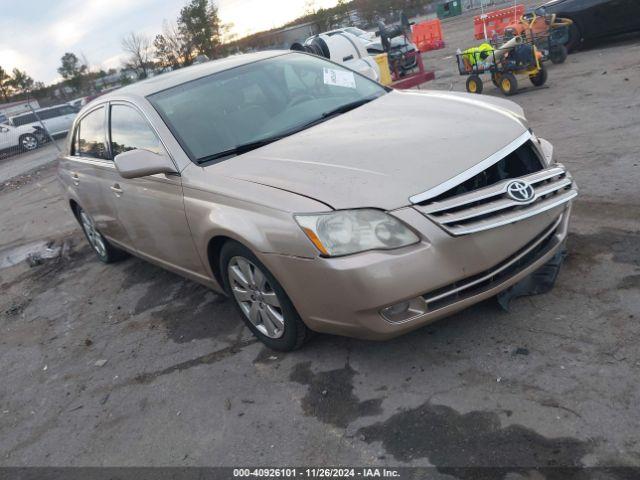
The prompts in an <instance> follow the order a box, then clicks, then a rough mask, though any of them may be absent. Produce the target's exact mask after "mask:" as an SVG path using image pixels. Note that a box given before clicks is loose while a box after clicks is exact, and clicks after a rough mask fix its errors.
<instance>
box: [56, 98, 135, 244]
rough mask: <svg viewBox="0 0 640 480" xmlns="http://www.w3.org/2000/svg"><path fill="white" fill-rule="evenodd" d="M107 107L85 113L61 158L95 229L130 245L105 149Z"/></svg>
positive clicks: (114, 174)
mask: <svg viewBox="0 0 640 480" xmlns="http://www.w3.org/2000/svg"><path fill="white" fill-rule="evenodd" d="M105 129H106V106H100V107H97V108H95V109H93V110H91V111H90V112H89V113H87V114H86V115H84V116H83V117H82V119H81V120H80V121H79V122H78V123H77V125H76V128H75V130H74V132H73V144H72V148H71V152H70V155H68V156H66V158H65V159H64V162H65V165H64V175H69V177H70V178H68V179H66V181H67V182H68V183H69V184H71V185H72V187H71V188H73V189H74V190H75V193H76V195H77V197H78V199H79V200H80V207H82V209H83V210H84V211H85V212H87V213H88V214H89V216H90V217H91V218H92V219H93V221H94V222H95V224H96V228H97V229H98V230H99V231H100V233H101V234H102V235H104V236H105V237H106V238H107V239H109V240H112V241H114V242H115V243H117V244H121V245H124V246H127V247H130V248H131V241H130V240H129V238H128V237H127V233H126V231H125V230H124V228H123V227H122V225H121V224H120V222H119V220H118V217H117V214H116V207H115V202H114V199H113V193H112V190H111V188H110V187H111V186H112V185H113V183H114V182H115V181H116V180H117V178H118V177H119V175H118V172H117V171H116V168H115V165H114V163H113V160H111V159H109V155H108V150H107V139H106V135H105V131H106V130H105Z"/></svg>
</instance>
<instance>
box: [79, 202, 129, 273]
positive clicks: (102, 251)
mask: <svg viewBox="0 0 640 480" xmlns="http://www.w3.org/2000/svg"><path fill="white" fill-rule="evenodd" d="M75 213H76V218H77V219H78V222H80V227H81V228H82V231H83V232H84V236H85V238H86V239H87V242H89V245H90V246H91V249H92V250H93V251H94V253H95V254H96V256H97V257H98V260H100V261H101V262H102V263H115V262H118V261H120V260H123V259H125V258H127V257H128V256H129V254H128V253H127V252H125V251H124V250H121V249H119V248H117V247H114V246H113V245H112V244H111V243H109V241H108V240H107V239H106V238H104V237H103V236H102V234H101V233H100V232H99V231H98V230H97V228H96V227H95V223H94V222H93V219H92V218H91V216H90V215H88V214H87V213H86V212H85V211H84V210H83V209H82V208H81V207H79V206H78V207H76V211H75Z"/></svg>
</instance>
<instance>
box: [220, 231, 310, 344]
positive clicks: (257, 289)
mask: <svg viewBox="0 0 640 480" xmlns="http://www.w3.org/2000/svg"><path fill="white" fill-rule="evenodd" d="M220 271H221V272H222V274H223V276H224V283H225V287H226V289H227V291H228V292H229V294H230V295H231V296H232V300H233V302H234V304H235V306H236V309H237V310H238V312H239V313H240V315H241V316H242V319H243V321H244V323H245V324H246V325H247V327H248V328H249V330H251V332H252V333H253V334H254V335H255V336H256V337H257V338H258V340H260V341H261V342H262V343H264V344H265V345H266V346H267V347H269V348H272V349H273V350H280V351H291V350H295V349H297V348H300V347H301V346H302V345H303V344H304V343H305V341H306V340H307V339H308V338H309V335H310V331H309V329H308V328H307V326H306V325H305V324H304V323H303V322H302V319H301V318H300V316H299V315H298V313H297V312H296V309H295V308H294V306H293V304H292V303H291V300H290V299H289V297H288V296H287V294H286V292H285V291H284V289H283V288H282V286H281V285H280V283H279V282H278V281H277V280H276V279H275V277H274V276H273V274H272V273H271V272H270V271H269V270H268V269H267V267H265V266H264V265H263V264H262V263H261V262H260V260H258V258H257V257H256V256H255V255H254V254H253V252H251V251H250V250H249V249H248V248H246V247H244V246H243V245H240V244H239V243H236V242H228V243H226V244H225V245H224V246H223V247H222V251H221V252H220Z"/></svg>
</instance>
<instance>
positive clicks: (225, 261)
mask: <svg viewBox="0 0 640 480" xmlns="http://www.w3.org/2000/svg"><path fill="white" fill-rule="evenodd" d="M238 257H241V258H242V259H246V260H248V261H249V262H250V263H252V264H253V265H254V266H256V267H257V268H259V269H260V271H261V272H262V273H263V274H264V276H265V277H266V279H267V282H268V284H269V285H270V287H271V289H272V290H273V292H275V294H276V296H277V300H278V302H279V303H280V309H281V312H282V317H283V318H284V331H283V333H282V335H281V336H280V337H279V338H271V337H268V336H267V335H264V334H263V333H262V332H261V331H260V330H258V328H257V327H256V326H255V325H254V324H253V323H252V322H251V321H250V320H249V319H248V318H247V316H246V315H245V313H244V312H243V310H242V308H241V307H240V304H239V302H238V300H236V297H235V296H234V294H233V292H232V291H231V279H230V274H229V263H230V262H231V260H232V259H234V258H235V259H237V258H238ZM219 271H220V274H221V277H222V279H223V282H224V288H225V290H226V291H227V292H228V294H229V298H230V299H231V301H232V302H233V304H234V306H235V308H236V310H237V311H238V314H239V315H240V316H241V318H242V320H243V321H244V323H245V324H246V325H247V327H248V328H249V330H251V332H252V333H253V334H254V335H255V336H256V337H257V338H258V340H260V341H261V342H262V343H264V344H265V345H266V346H267V347H269V348H271V349H273V350H279V351H281V352H289V351H291V350H296V349H298V348H300V347H301V346H302V345H304V343H305V342H306V341H307V340H308V339H309V338H310V337H311V334H312V332H311V330H309V329H308V328H307V326H306V325H305V324H304V322H303V321H302V319H301V318H300V315H298V312H297V311H296V309H295V307H294V306H293V303H291V300H290V299H289V296H288V295H287V293H286V292H285V291H284V289H283V288H282V286H281V285H280V283H279V282H278V280H276V278H275V277H274V276H273V274H272V273H271V272H270V271H269V269H268V268H267V267H265V265H264V264H263V263H262V262H260V260H258V258H257V257H256V256H255V255H254V254H253V252H252V251H251V250H249V249H248V248H246V247H245V246H244V245H241V244H240V243H237V242H234V241H228V242H226V243H225V244H224V245H223V247H222V250H221V251H220V270H219Z"/></svg>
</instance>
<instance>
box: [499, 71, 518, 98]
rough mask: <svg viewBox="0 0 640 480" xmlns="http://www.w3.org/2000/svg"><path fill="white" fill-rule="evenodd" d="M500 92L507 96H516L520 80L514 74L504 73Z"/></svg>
mask: <svg viewBox="0 0 640 480" xmlns="http://www.w3.org/2000/svg"><path fill="white" fill-rule="evenodd" d="M500 90H502V93H504V94H505V95H507V96H511V95H514V94H515V93H516V92H517V91H518V80H517V79H516V76H515V75H514V74H513V73H504V74H502V76H501V77H500Z"/></svg>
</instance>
